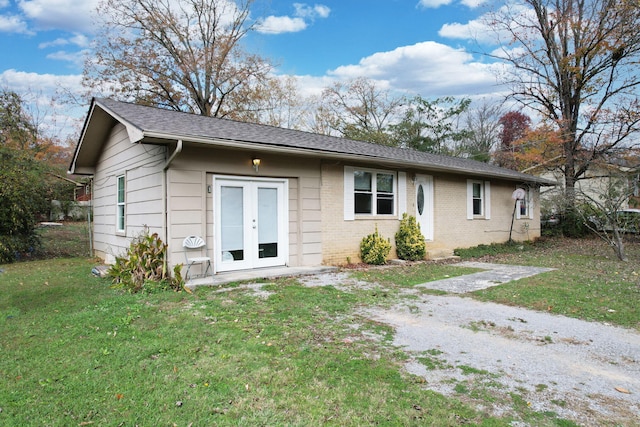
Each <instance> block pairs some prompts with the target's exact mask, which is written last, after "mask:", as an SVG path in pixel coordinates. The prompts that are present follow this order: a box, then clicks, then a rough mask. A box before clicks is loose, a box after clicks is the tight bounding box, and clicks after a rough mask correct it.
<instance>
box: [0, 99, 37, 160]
mask: <svg viewBox="0 0 640 427" xmlns="http://www.w3.org/2000/svg"><path fill="white" fill-rule="evenodd" d="M36 136H37V129H36V127H35V126H34V124H33V123H32V121H31V119H30V117H29V114H28V112H27V111H25V109H24V102H23V100H22V97H21V96H20V95H18V94H17V93H16V92H13V91H9V90H2V91H0V146H2V147H9V148H13V149H16V150H22V151H26V150H31V149H32V148H33V147H35V145H36V139H37V138H36Z"/></svg>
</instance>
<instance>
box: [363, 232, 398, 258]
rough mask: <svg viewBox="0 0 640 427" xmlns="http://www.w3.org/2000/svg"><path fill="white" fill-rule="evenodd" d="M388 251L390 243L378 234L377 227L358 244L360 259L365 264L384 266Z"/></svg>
mask: <svg viewBox="0 0 640 427" xmlns="http://www.w3.org/2000/svg"><path fill="white" fill-rule="evenodd" d="M390 251H391V243H389V241H388V240H386V239H385V238H384V237H382V236H381V235H380V233H378V227H376V231H375V232H374V233H372V234H369V235H368V236H366V237H365V238H363V239H362V242H360V258H362V262H364V263H366V264H374V265H381V264H384V263H385V262H387V257H388V256H389V252H390Z"/></svg>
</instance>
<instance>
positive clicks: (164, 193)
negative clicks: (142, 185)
mask: <svg viewBox="0 0 640 427" xmlns="http://www.w3.org/2000/svg"><path fill="white" fill-rule="evenodd" d="M181 152H182V140H181V139H179V140H178V144H177V145H176V149H175V150H174V151H173V153H171V156H169V158H168V159H167V161H166V162H165V163H164V168H163V169H162V178H163V179H162V206H163V209H164V212H163V213H162V231H163V233H164V240H165V243H167V244H169V225H168V223H167V215H168V213H167V208H168V203H169V201H168V198H167V189H168V188H169V185H168V183H167V170H168V169H169V166H171V162H173V160H174V159H175V158H176V157H177V156H178V154H180V153H181Z"/></svg>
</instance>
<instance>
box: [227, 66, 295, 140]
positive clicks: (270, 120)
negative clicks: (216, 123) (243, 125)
mask: <svg viewBox="0 0 640 427" xmlns="http://www.w3.org/2000/svg"><path fill="white" fill-rule="evenodd" d="M248 90H249V91H250V92H252V93H251V94H250V95H247V96H246V97H242V98H241V99H240V100H241V101H242V102H243V103H244V105H237V106H235V105H234V106H230V107H229V108H228V109H230V110H231V111H232V112H231V113H229V115H228V116H227V117H228V118H230V119H234V120H240V121H245V122H252V123H262V124H265V125H270V126H278V127H284V128H287V129H302V128H303V127H304V125H305V116H306V114H307V109H306V108H305V107H307V105H306V103H305V99H304V98H303V97H301V96H300V94H299V93H298V88H297V81H296V78H295V77H294V76H284V77H281V78H277V77H273V78H270V79H268V80H267V81H266V82H265V84H263V85H260V86H259V87H250V88H248ZM236 98H237V97H234V99H233V101H236V100H238V99H236Z"/></svg>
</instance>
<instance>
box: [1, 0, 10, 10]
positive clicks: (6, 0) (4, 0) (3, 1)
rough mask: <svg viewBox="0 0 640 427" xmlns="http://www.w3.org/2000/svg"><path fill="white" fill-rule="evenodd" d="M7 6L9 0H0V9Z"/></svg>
mask: <svg viewBox="0 0 640 427" xmlns="http://www.w3.org/2000/svg"><path fill="white" fill-rule="evenodd" d="M7 6H9V0H0V9H1V8H4V7H7Z"/></svg>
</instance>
